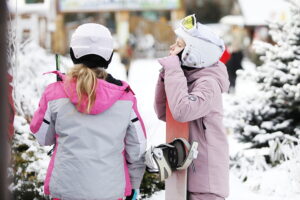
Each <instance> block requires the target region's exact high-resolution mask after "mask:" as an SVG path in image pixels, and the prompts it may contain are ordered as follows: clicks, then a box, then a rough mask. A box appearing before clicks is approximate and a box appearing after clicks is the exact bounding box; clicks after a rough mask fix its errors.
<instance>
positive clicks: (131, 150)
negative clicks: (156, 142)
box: [125, 101, 147, 189]
mask: <svg viewBox="0 0 300 200" xmlns="http://www.w3.org/2000/svg"><path fill="white" fill-rule="evenodd" d="M146 145H147V140H146V132H145V127H144V124H143V121H142V119H141V117H140V115H139V113H138V110H137V105H136V101H135V103H134V106H133V109H132V111H131V115H130V123H129V126H128V128H127V132H126V137H125V149H126V154H125V156H126V161H127V166H128V170H129V176H130V181H131V185H132V188H133V189H139V188H140V185H141V182H142V179H143V176H144V173H145V168H146V166H145V164H144V162H145V151H146Z"/></svg>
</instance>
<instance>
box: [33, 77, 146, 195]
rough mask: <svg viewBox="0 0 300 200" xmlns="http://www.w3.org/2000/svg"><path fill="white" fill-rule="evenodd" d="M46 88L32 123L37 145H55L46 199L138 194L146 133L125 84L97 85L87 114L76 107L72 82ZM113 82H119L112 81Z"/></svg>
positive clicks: (135, 104) (45, 188)
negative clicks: (136, 190)
mask: <svg viewBox="0 0 300 200" xmlns="http://www.w3.org/2000/svg"><path fill="white" fill-rule="evenodd" d="M54 73H56V74H58V75H59V76H60V77H61V79H62V81H58V82H55V83H52V84H50V85H48V87H47V88H46V90H45V92H44V94H43V96H42V98H41V100H40V103H39V108H38V110H37V111H36V112H35V114H34V116H33V119H32V121H31V124H30V128H31V131H32V132H33V133H34V136H35V137H36V138H37V140H38V142H39V143H40V144H41V145H53V144H55V150H54V153H53V155H52V158H51V161H50V164H49V167H48V171H47V175H46V179H45V183H44V191H45V194H47V195H51V197H52V198H58V199H63V200H117V199H120V198H122V197H123V196H127V195H130V193H131V189H132V188H134V189H138V188H139V187H140V183H141V180H142V178H143V174H144V171H145V165H144V152H145V150H146V132H145V128H144V124H143V121H142V119H141V117H140V115H139V112H138V110H137V101H136V98H135V96H134V93H133V92H132V91H131V89H130V87H129V85H128V84H127V83H125V82H121V81H118V83H119V85H117V84H114V83H111V82H108V81H107V79H106V81H105V80H100V79H98V81H97V89H96V100H95V104H94V106H93V107H92V109H91V112H90V113H89V114H85V113H84V112H83V111H84V110H85V106H86V101H85V102H84V104H83V105H82V106H81V107H78V106H77V105H78V97H77V93H76V81H73V82H72V83H71V84H69V85H67V86H66V84H65V79H66V77H65V76H64V75H62V74H60V73H59V72H54ZM109 77H110V80H112V82H114V81H117V80H115V79H113V78H112V76H110V75H109Z"/></svg>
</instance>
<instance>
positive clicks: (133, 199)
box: [125, 189, 140, 200]
mask: <svg viewBox="0 0 300 200" xmlns="http://www.w3.org/2000/svg"><path fill="white" fill-rule="evenodd" d="M139 193H140V190H139V189H132V190H131V195H130V196H127V197H126V199H125V200H137V198H138V196H139Z"/></svg>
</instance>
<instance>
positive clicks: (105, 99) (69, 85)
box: [49, 71, 132, 115]
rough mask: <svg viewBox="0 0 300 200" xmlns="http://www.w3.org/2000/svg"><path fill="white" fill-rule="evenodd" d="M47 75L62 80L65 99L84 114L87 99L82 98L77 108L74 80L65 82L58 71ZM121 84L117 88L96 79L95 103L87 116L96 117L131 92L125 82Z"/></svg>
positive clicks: (114, 85)
mask: <svg viewBox="0 0 300 200" xmlns="http://www.w3.org/2000/svg"><path fill="white" fill-rule="evenodd" d="M49 73H55V74H57V75H58V76H59V77H60V78H61V79H62V82H63V86H64V90H65V93H66V95H67V97H68V98H69V99H70V101H71V102H72V103H73V104H74V105H75V107H76V109H77V110H78V111H79V112H81V113H86V107H87V97H85V98H84V97H83V100H82V102H81V105H80V106H79V104H78V103H79V99H78V95H77V92H76V80H74V81H71V82H67V81H66V79H67V76H66V75H64V74H62V73H60V72H58V71H53V72H49ZM121 83H122V85H121V86H118V85H116V84H113V83H109V82H107V81H105V80H102V79H97V87H96V99H95V103H94V105H93V107H92V108H91V110H90V112H89V113H87V114H91V115H96V114H99V113H102V112H104V111H105V110H107V109H108V108H110V107H111V106H112V105H113V104H114V103H115V102H116V101H118V100H119V99H120V98H121V97H122V96H123V95H124V94H125V93H128V92H129V91H131V89H130V87H129V85H128V84H127V83H126V82H124V81H121ZM131 92H132V91H131Z"/></svg>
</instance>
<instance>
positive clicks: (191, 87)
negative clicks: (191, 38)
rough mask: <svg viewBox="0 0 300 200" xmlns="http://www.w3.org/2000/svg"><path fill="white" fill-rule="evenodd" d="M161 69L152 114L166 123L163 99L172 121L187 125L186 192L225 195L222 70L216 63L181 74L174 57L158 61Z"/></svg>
mask: <svg viewBox="0 0 300 200" xmlns="http://www.w3.org/2000/svg"><path fill="white" fill-rule="evenodd" d="M159 62H160V64H161V65H162V66H163V68H164V72H162V73H161V74H160V77H159V80H158V82H157V86H156V94H155V111H156V114H157V116H158V118H159V119H161V120H164V121H165V119H166V113H165V111H166V99H168V102H169V106H170V110H171V113H172V115H173V117H174V119H175V120H177V121H180V122H189V130H190V141H197V142H198V143H199V147H198V151H199V154H198V157H197V159H196V160H195V161H194V165H195V169H192V167H190V168H189V171H188V191H189V192H196V193H213V194H216V195H218V196H221V197H224V198H225V197H227V196H228V193H229V153H228V143H227V137H226V133H225V128H224V126H223V123H222V120H223V105H222V93H223V92H226V91H228V88H229V81H228V74H227V70H226V66H225V65H224V64H223V63H222V62H218V63H216V64H215V65H213V66H210V67H208V68H203V69H194V70H190V71H187V70H182V68H181V66H180V61H179V58H178V57H177V56H168V57H165V58H162V59H159Z"/></svg>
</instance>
